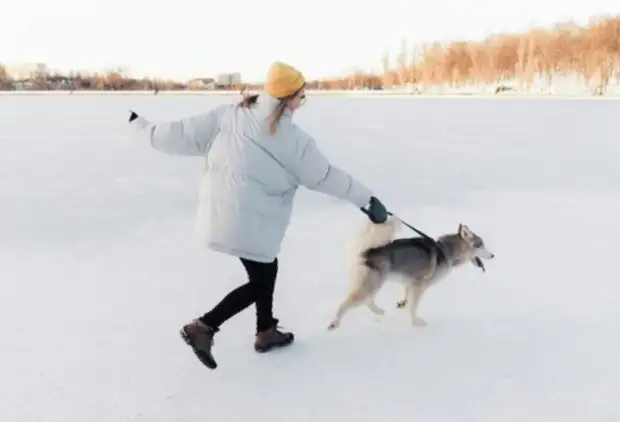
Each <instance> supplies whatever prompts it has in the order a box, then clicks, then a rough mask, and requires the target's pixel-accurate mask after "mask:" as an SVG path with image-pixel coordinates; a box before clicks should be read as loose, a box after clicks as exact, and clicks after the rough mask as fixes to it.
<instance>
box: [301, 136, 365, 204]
mask: <svg viewBox="0 0 620 422" xmlns="http://www.w3.org/2000/svg"><path fill="white" fill-rule="evenodd" d="M294 132H295V136H296V138H297V139H295V141H296V143H297V145H298V146H299V149H298V152H297V154H296V157H295V160H294V161H295V163H294V166H293V173H294V174H295V176H296V177H297V178H298V179H299V182H300V184H301V185H303V186H305V187H307V188H308V189H311V190H314V191H317V192H321V193H324V194H327V195H330V196H333V197H335V198H339V199H343V200H346V201H349V202H351V203H353V204H354V205H357V206H358V207H360V208H362V207H364V206H365V205H367V204H368V202H369V201H370V197H371V196H372V193H371V191H370V190H369V189H368V188H367V187H366V186H364V185H363V184H361V183H360V182H359V181H357V180H356V179H354V178H353V177H352V176H351V175H349V174H347V173H346V172H344V171H343V170H341V169H339V168H338V167H336V166H334V165H332V164H331V163H330V162H329V160H328V159H327V158H326V157H325V156H324V155H323V153H322V152H321V151H320V150H319V147H318V146H317V145H316V142H315V140H314V139H313V138H312V137H311V136H310V135H308V134H307V133H305V132H304V131H303V130H301V129H299V128H298V127H296V126H294Z"/></svg>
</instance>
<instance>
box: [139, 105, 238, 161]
mask: <svg viewBox="0 0 620 422" xmlns="http://www.w3.org/2000/svg"><path fill="white" fill-rule="evenodd" d="M229 107H230V106H229V105H221V106H218V107H215V108H214V109H212V110H211V111H209V112H208V113H203V114H198V115H194V116H191V117H187V118H184V119H180V120H171V121H167V122H161V123H151V122H149V121H148V120H146V119H145V118H143V117H141V116H139V117H138V118H136V119H135V120H134V121H132V122H131V123H130V125H132V126H133V127H134V128H135V129H136V130H137V133H138V135H139V136H141V137H146V138H147V139H148V140H149V142H150V143H151V146H152V147H153V148H155V149H156V150H158V151H161V152H164V153H166V154H171V155H189V156H204V155H206V154H207V153H208V152H209V148H211V144H212V143H213V141H214V140H215V137H216V136H217V134H218V133H219V131H220V123H221V118H222V115H223V114H224V112H225V111H226V110H227V109H228V108H229Z"/></svg>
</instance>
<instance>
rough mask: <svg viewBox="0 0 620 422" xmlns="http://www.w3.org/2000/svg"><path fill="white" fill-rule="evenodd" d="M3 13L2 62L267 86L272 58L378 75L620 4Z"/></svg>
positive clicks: (295, 2)
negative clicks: (406, 50) (394, 61)
mask: <svg viewBox="0 0 620 422" xmlns="http://www.w3.org/2000/svg"><path fill="white" fill-rule="evenodd" d="M364 5H366V6H364ZM1 10H2V11H1V13H0V63H6V64H12V63H19V62H44V63H46V64H47V65H48V66H50V67H53V68H59V69H63V70H65V69H70V68H74V69H90V70H102V69H105V68H109V67H116V66H124V67H127V68H128V69H129V71H130V73H132V74H133V75H135V76H142V75H147V76H162V77H170V78H175V79H188V78H191V77H197V76H213V75H215V74H217V73H222V72H235V71H238V72H241V75H242V79H243V80H244V81H262V80H263V79H264V76H265V73H266V71H267V67H268V66H269V63H271V62H272V61H273V60H284V61H287V62H290V63H291V64H293V65H294V66H296V67H298V68H300V69H301V70H302V71H303V72H304V73H305V75H306V77H308V78H317V77H327V76H333V75H340V74H343V73H346V72H349V71H351V70H352V69H353V68H356V67H358V68H360V69H363V70H372V69H373V68H374V69H376V70H378V69H379V68H380V63H381V58H382V56H383V54H384V53H385V52H386V51H390V52H391V53H392V55H393V56H394V55H395V54H396V53H397V51H398V49H399V47H400V44H401V41H402V40H403V39H406V40H407V41H408V43H409V44H410V45H413V44H414V43H420V42H425V41H434V40H450V39H481V38H483V37H485V36H486V35H488V34H489V33H497V32H506V31H522V30H526V29H528V28H530V27H532V26H547V25H552V24H553V23H555V22H557V21H566V20H575V21H577V22H579V23H585V22H587V19H588V18H590V17H591V16H593V15H600V14H618V13H619V12H620V0H522V1H521V2H519V1H518V0H511V1H508V0H429V1H413V0H379V1H373V2H370V1H368V2H364V1H363V0H361V1H360V0H331V1H328V0H220V1H214V0H2V8H1Z"/></svg>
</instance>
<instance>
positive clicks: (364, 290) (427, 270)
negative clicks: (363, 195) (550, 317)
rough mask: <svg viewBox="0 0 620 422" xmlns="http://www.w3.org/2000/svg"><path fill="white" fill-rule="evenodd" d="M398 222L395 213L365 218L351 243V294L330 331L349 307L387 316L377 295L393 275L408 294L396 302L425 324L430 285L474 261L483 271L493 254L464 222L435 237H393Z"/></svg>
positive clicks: (335, 326)
mask: <svg viewBox="0 0 620 422" xmlns="http://www.w3.org/2000/svg"><path fill="white" fill-rule="evenodd" d="M400 226H401V221H400V220H399V219H398V218H396V217H394V216H391V217H390V218H389V219H388V220H387V221H386V222H385V223H382V224H373V223H371V222H366V223H364V225H363V226H362V229H361V231H360V232H359V233H358V235H357V237H356V238H355V241H354V243H353V245H352V250H351V254H352V262H351V265H350V268H349V293H348V295H347V297H346V299H345V300H344V301H343V302H342V304H341V305H340V307H339V308H338V311H337V313H336V316H335V317H334V319H333V321H332V322H331V323H330V324H329V326H328V330H333V329H335V328H337V327H338V326H339V325H340V321H341V319H342V317H343V316H344V315H345V314H346V313H347V312H348V311H350V310H351V309H353V308H355V307H357V306H359V305H362V304H363V305H366V306H367V307H368V308H369V309H370V311H372V312H373V313H374V314H375V315H383V314H384V313H385V311H384V310H383V309H381V308H379V307H378V306H377V305H376V303H375V295H376V294H377V293H378V292H379V290H380V289H381V288H382V287H383V285H384V283H385V281H386V279H387V278H388V276H391V275H394V276H398V278H400V280H401V282H402V284H403V285H404V287H405V297H404V299H403V300H401V301H399V302H398V303H397V305H396V306H397V307H398V308H404V307H406V306H407V305H408V306H409V313H410V316H411V323H412V324H413V325H414V326H425V325H426V321H424V319H422V318H421V317H420V316H418V314H417V309H418V304H419V302H420V298H421V297H422V295H423V294H424V292H425V291H426V289H428V288H429V287H430V286H432V285H434V284H435V283H437V282H438V281H439V280H440V279H442V278H444V277H445V276H446V275H448V274H449V273H450V271H451V270H452V268H454V267H457V266H459V265H461V264H464V263H467V262H471V263H473V264H474V265H475V266H477V267H479V268H480V269H482V270H483V271H485V268H484V264H483V263H482V259H484V260H488V259H492V258H494V254H493V253H491V252H490V251H489V250H487V249H486V247H485V245H484V241H483V240H482V238H481V237H480V236H478V235H476V234H475V233H474V232H472V231H471V230H470V229H469V227H467V226H466V225H464V224H459V226H458V230H457V232H456V233H453V234H446V235H443V236H441V237H439V238H438V239H437V240H436V241H435V240H433V239H431V238H425V237H411V238H402V239H394V235H395V233H396V231H397V230H398V229H399V228H400Z"/></svg>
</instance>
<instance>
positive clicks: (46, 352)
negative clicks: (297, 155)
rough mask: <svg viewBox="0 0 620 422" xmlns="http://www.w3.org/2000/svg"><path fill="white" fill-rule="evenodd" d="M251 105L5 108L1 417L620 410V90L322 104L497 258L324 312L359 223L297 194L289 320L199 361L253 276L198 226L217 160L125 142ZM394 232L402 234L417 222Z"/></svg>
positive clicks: (233, 332)
mask: <svg viewBox="0 0 620 422" xmlns="http://www.w3.org/2000/svg"><path fill="white" fill-rule="evenodd" d="M235 100H236V98H234V97H226V96H221V97H215V96H214V97H207V96H196V97H194V96H178V97H175V96H130V95H126V96H96V95H94V96H87V95H80V96H38V97H30V96H14V97H3V98H2V100H1V102H0V192H1V194H2V200H1V201H0V335H1V338H2V340H1V341H0V420H1V421H3V422H4V421H6V422H99V421H106V422H108V421H109V422H121V421H148V422H173V421H188V422H194V421H201V422H202V421H217V422H227V421H231V422H241V421H247V422H253V421H256V422H262V421H270V422H274V421H286V422H290V421H295V422H304V421H321V422H327V421H334V420H340V421H349V420H350V421H379V420H385V421H396V420H398V421H403V420H416V421H425V422H435V421H442V422H443V421H446V422H456V421H463V422H513V421H514V422H526V421H527V422H530V421H532V422H533V421H544V422H551V421H558V422H571V421H579V422H583V421H586V420H587V421H592V422H594V421H596V422H606V421H610V422H611V421H618V420H619V419H620V404H618V391H620V365H619V364H618V356H620V337H619V336H618V333H619V332H620V310H619V309H620V307H619V306H618V303H619V300H618V297H619V295H620V283H619V275H620V271H619V270H618V265H617V259H618V255H616V254H617V253H618V247H617V244H618V237H617V236H618V234H619V233H620V218H619V211H620V189H619V187H620V165H619V164H618V162H619V158H620V143H619V142H618V131H617V121H618V112H619V110H620V102H617V101H600V102H599V101H579V100H565V99H562V100H557V101H556V100H551V99H549V100H545V101H541V100H526V99H515V100H510V99H504V100H502V101H494V100H485V99H469V100H463V99H461V100H451V99H444V100H430V99H429V100H423V99H417V100H409V99H405V98H392V99H387V98H383V99H380V100H379V99H371V98H359V99H352V98H338V97H331V98H330V97H321V98H318V97H316V98H312V99H311V101H309V102H308V104H307V106H306V108H305V109H303V110H302V111H301V112H300V113H299V114H298V116H297V121H298V122H299V123H300V124H302V125H303V126H304V127H305V128H307V130H308V131H310V132H311V133H313V134H314V135H315V136H316V137H317V139H318V140H319V143H320V145H321V146H322V148H323V150H324V151H325V153H326V154H327V155H328V156H329V157H330V158H331V159H332V161H333V163H335V164H338V165H339V166H341V167H343V168H345V169H347V170H348V171H350V172H351V173H352V174H354V175H356V176H357V177H358V178H359V179H360V180H362V181H363V182H365V183H366V184H367V185H369V186H370V187H371V188H372V189H373V190H374V191H375V192H376V194H377V195H378V196H379V197H380V198H381V199H382V200H383V201H384V202H385V203H386V204H387V205H388V207H389V208H390V209H391V210H392V211H394V212H395V213H397V214H398V215H400V216H401V217H402V218H404V219H406V220H408V221H409V222H411V223H413V224H414V225H417V226H418V227H419V228H421V229H422V230H425V231H427V232H428V233H430V234H433V235H439V234H440V233H443V232H447V231H452V230H455V229H456V227H457V224H458V223H459V222H464V223H467V224H469V225H470V227H471V228H472V229H473V230H475V231H476V232H478V233H479V234H480V235H482V236H483V237H484V238H485V240H486V242H487V245H488V247H489V248H490V249H491V250H492V251H493V252H494V253H495V254H496V259H495V260H494V261H492V262H489V263H488V264H487V272H486V273H484V274H483V273H481V272H480V271H479V270H477V269H475V268H474V267H473V266H468V267H464V268H462V269H460V270H458V271H457V272H455V273H453V274H452V276H451V277H450V278H449V279H447V280H446V281H445V282H444V283H443V284H440V285H438V286H436V287H434V288H433V289H432V290H430V291H429V293H428V295H427V296H426V297H425V298H424V300H423V302H422V303H421V305H420V312H421V315H422V316H423V317H424V318H425V319H426V320H427V321H428V323H429V325H428V327H426V328H414V327H412V326H411V325H410V323H409V320H408V318H407V315H406V313H404V312H403V311H398V310H396V309H395V303H396V301H397V300H398V299H400V296H401V291H400V288H399V287H398V286H397V285H395V284H391V285H389V286H388V287H387V288H386V289H385V290H384V291H383V292H382V293H381V294H380V295H379V297H378V304H379V305H380V306H382V307H384V308H385V309H387V310H388V312H387V314H386V315H385V316H384V317H383V318H377V317H375V316H373V315H372V314H371V313H370V312H369V311H368V310H367V309H364V308H361V309H359V310H356V311H353V312H352V313H350V314H349V315H347V317H346V318H345V319H344V320H343V323H342V325H341V327H340V329H339V330H337V331H335V332H327V331H326V326H327V324H328V323H329V321H330V318H331V316H332V314H333V312H334V311H335V308H336V306H337V305H338V303H339V301H340V300H341V299H342V297H343V295H344V294H345V291H346V280H345V274H346V268H345V266H344V261H343V259H344V257H345V251H346V245H347V242H348V240H349V239H350V236H351V235H352V233H353V231H354V229H355V228H356V227H357V225H358V224H359V223H360V221H362V219H363V218H365V217H364V216H363V215H362V214H361V212H359V211H358V210H357V209H356V208H355V207H353V206H351V205H348V204H346V203H343V202H340V201H336V200H333V199H331V198H329V197H326V196H324V195H320V194H317V193H313V192H308V191H304V190H302V191H300V194H299V196H298V199H297V202H296V210H295V215H294V219H293V222H292V225H291V226H290V230H289V232H288V235H287V237H286V240H285V243H284V249H283V252H282V255H281V267H280V268H281V273H280V276H279V280H278V286H277V293H276V305H275V306H276V307H275V309H276V313H277V316H278V317H280V319H281V323H282V324H283V326H284V327H285V328H287V329H291V330H293V331H294V332H295V333H296V335H297V339H298V340H297V342H296V344H295V345H294V346H293V347H292V348H290V349H288V350H286V351H284V350H282V351H279V352H276V353H272V354H266V355H258V354H256V353H255V352H254V351H253V349H252V342H253V334H254V333H253V328H254V314H253V313H254V310H253V308H250V309H248V310H246V311H245V312H244V313H243V314H241V315H240V316H239V317H237V318H236V319H233V320H231V321H230V322H229V323H228V324H227V325H225V326H224V327H223V329H222V331H221V333H220V334H219V335H218V337H217V338H216V343H215V349H214V350H215V354H216V358H217V359H218V361H219V364H220V367H219V368H218V369H217V370H216V371H209V370H207V369H206V368H204V367H203V366H202V365H201V364H200V363H199V362H198V361H197V360H196V359H195V357H194V355H193V354H192V353H191V350H190V349H189V348H188V347H187V346H186V345H185V344H184V343H183V342H182V341H181V339H180V337H179V335H178V330H179V328H180V327H181V325H182V324H183V323H185V322H186V321H188V320H189V319H191V318H193V317H195V316H197V315H200V314H202V313H203V312H204V311H206V310H208V309H209V308H210V307H211V306H212V305H213V304H214V303H215V302H216V301H217V300H218V299H219V298H220V297H221V296H222V295H223V294H224V293H225V292H226V291H227V290H228V289H230V288H232V287H233V286H236V285H238V284H240V283H243V282H244V273H243V271H242V267H241V266H240V265H239V263H238V262H237V261H236V260H235V259H234V258H231V257H227V256H224V255H218V254H216V253H214V252H209V251H206V250H203V249H201V248H200V247H199V246H198V245H197V244H196V242H195V241H194V238H193V232H192V228H193V227H192V225H193V217H194V211H195V207H196V203H197V189H198V182H199V176H200V172H201V166H202V162H201V160H200V159H197V158H181V157H171V156H166V155H163V154H161V153H158V152H156V151H154V150H152V149H150V147H149V145H146V144H141V143H139V142H137V141H136V140H134V139H131V138H130V136H129V132H128V128H127V125H126V118H127V110H128V108H130V107H131V108H134V109H135V110H137V111H139V112H141V113H143V114H144V115H145V116H147V117H148V118H151V119H153V120H159V119H166V118H174V117H180V116H184V115H186V114H188V113H194V112H200V111H202V110H206V109H208V108H209V107H211V106H212V105H214V104H216V103H217V102H224V101H226V102H228V101H235ZM400 235H402V236H407V235H409V233H408V232H407V231H406V230H403V231H402V232H400Z"/></svg>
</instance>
